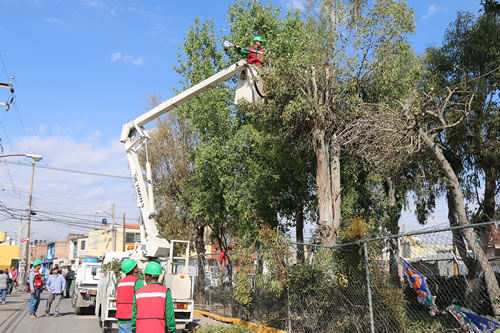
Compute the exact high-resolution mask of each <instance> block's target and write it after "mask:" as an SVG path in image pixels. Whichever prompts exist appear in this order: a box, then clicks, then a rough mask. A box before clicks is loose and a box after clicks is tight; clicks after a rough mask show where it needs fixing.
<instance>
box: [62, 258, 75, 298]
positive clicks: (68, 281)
mask: <svg viewBox="0 0 500 333" xmlns="http://www.w3.org/2000/svg"><path fill="white" fill-rule="evenodd" d="M64 278H65V279H66V298H69V294H70V290H71V282H73V280H74V279H75V272H73V271H72V270H71V266H68V271H67V272H66V275H65V276H64Z"/></svg>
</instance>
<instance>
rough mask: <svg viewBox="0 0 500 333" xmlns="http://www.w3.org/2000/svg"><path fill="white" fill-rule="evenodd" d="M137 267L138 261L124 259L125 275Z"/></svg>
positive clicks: (123, 269)
mask: <svg viewBox="0 0 500 333" xmlns="http://www.w3.org/2000/svg"><path fill="white" fill-rule="evenodd" d="M135 266H137V261H135V260H132V259H129V258H126V259H123V261H122V271H123V273H125V274H127V273H128V272H130V271H131V270H133V269H134V267H135Z"/></svg>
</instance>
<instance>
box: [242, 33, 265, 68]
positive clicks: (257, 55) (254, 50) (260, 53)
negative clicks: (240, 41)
mask: <svg viewBox="0 0 500 333" xmlns="http://www.w3.org/2000/svg"><path fill="white" fill-rule="evenodd" d="M253 42H254V44H253V46H250V47H249V48H244V49H242V48H241V47H240V46H236V52H238V53H239V54H241V55H248V64H249V65H251V64H256V65H259V66H260V67H262V65H263V64H264V49H263V48H262V38H261V37H260V36H255V37H254V38H253Z"/></svg>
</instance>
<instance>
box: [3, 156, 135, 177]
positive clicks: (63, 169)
mask: <svg viewBox="0 0 500 333" xmlns="http://www.w3.org/2000/svg"><path fill="white" fill-rule="evenodd" d="M0 163H7V164H14V165H23V166H29V167H31V166H32V164H31V163H24V162H10V161H0ZM35 168H41V169H50V170H56V171H64V172H72V173H79V174H84V175H92V176H101V177H109V178H118V179H127V180H129V179H132V177H126V176H117V175H110V174H105V173H99V172H92V171H82V170H73V169H65V168H55V167H49V166H47V165H45V166H44V165H40V164H36V165H35Z"/></svg>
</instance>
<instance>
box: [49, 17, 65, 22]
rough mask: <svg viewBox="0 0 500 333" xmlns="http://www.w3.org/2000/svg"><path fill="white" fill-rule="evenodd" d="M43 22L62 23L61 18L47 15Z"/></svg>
mask: <svg viewBox="0 0 500 333" xmlns="http://www.w3.org/2000/svg"><path fill="white" fill-rule="evenodd" d="M45 22H47V23H50V24H64V21H63V20H61V19H58V18H56V17H48V18H46V19H45Z"/></svg>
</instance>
